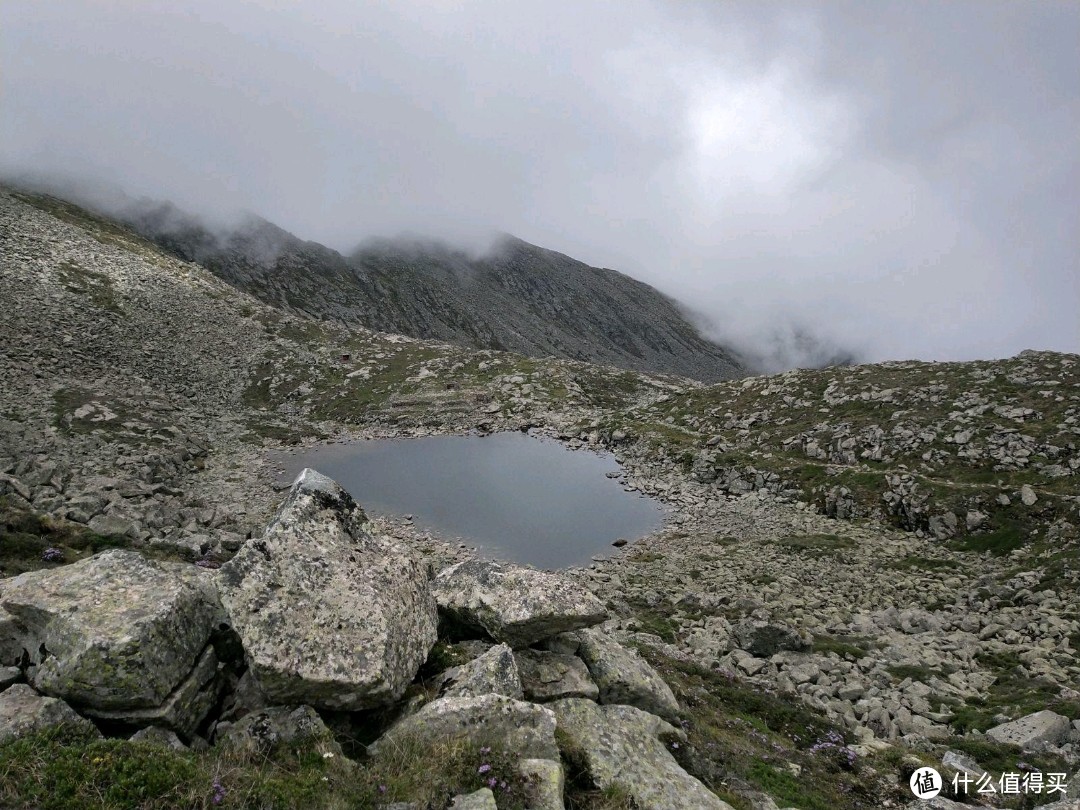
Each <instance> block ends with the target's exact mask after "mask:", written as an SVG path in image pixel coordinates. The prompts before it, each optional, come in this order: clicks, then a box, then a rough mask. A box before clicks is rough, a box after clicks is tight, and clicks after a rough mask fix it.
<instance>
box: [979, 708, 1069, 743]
mask: <svg viewBox="0 0 1080 810" xmlns="http://www.w3.org/2000/svg"><path fill="white" fill-rule="evenodd" d="M1068 734H1069V718H1067V717H1065V716H1064V715H1060V714H1057V713H1056V712H1052V711H1050V710H1049V709H1044V710H1043V711H1041V712H1035V713H1034V714H1029V715H1027V716H1025V717H1021V718H1020V719H1019V720H1013V721H1012V722H1010V723H1002V724H1001V725H1000V726H994V727H993V728H992V729H989V730H988V731H987V732H986V736H987V737H989V738H990V739H992V740H994V741H995V742H999V743H1006V744H1008V745H1018V746H1020V747H1021V748H1022V749H1024V750H1025V751H1031V750H1034V749H1035V748H1036V747H1037V746H1039V745H1041V744H1042V743H1050V744H1051V745H1058V744H1060V743H1062V742H1064V741H1065V739H1066V737H1067V736H1068Z"/></svg>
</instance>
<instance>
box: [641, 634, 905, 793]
mask: <svg viewBox="0 0 1080 810" xmlns="http://www.w3.org/2000/svg"><path fill="white" fill-rule="evenodd" d="M640 652H641V654H642V655H643V656H644V657H645V658H646V659H647V660H648V661H649V663H650V664H652V665H653V666H654V667H655V668H656V669H657V671H658V672H659V673H660V675H661V676H662V677H663V678H664V680H665V681H667V683H668V684H669V685H670V686H671V688H672V691H673V692H674V693H675V696H676V697H677V698H678V699H679V702H680V704H681V705H682V706H683V707H684V708H685V710H686V714H687V717H688V718H689V721H688V723H687V726H686V731H687V735H688V738H689V739H688V744H687V745H685V746H680V748H678V749H675V750H673V752H672V753H673V754H674V755H675V756H676V758H677V759H678V760H679V762H680V764H682V766H683V767H684V768H686V769H687V771H688V772H689V773H691V774H692V775H694V776H695V777H697V778H698V779H700V780H701V781H702V782H704V783H705V785H707V786H708V787H709V788H710V789H711V790H713V791H715V792H716V793H717V795H718V796H720V797H721V798H723V799H724V800H725V801H728V802H729V803H731V804H732V805H734V806H736V807H749V806H750V805H749V803H748V802H747V801H746V800H744V799H743V798H742V797H741V794H743V793H750V792H755V791H757V792H764V793H766V794H768V795H770V796H771V797H772V798H773V799H774V800H776V801H777V803H778V804H779V805H781V806H787V805H794V806H796V807H800V808H804V809H809V810H849V809H850V810H856V808H863V807H867V806H870V805H871V804H877V803H878V801H879V800H880V798H881V793H880V792H879V786H878V785H876V784H874V783H873V780H868V779H865V778H863V777H862V775H861V773H860V765H859V763H858V762H854V763H849V761H848V759H847V757H846V755H842V754H841V751H842V750H843V748H844V744H843V742H842V741H843V732H842V731H841V730H840V729H838V728H836V727H835V726H834V725H833V724H832V723H830V722H829V721H828V720H827V719H826V718H825V717H824V716H823V715H822V714H820V713H818V712H816V711H815V710H814V709H812V708H811V707H809V706H807V705H806V704H804V703H802V702H801V701H797V700H791V699H790V698H787V697H785V696H783V695H779V694H773V693H769V692H765V691H760V690H759V689H757V688H755V687H753V686H751V685H750V684H747V683H744V682H742V681H741V680H740V679H739V678H737V677H734V676H730V675H727V674H725V673H722V672H718V671H713V670H709V669H706V668H704V667H701V666H698V665H696V664H693V663H685V662H681V661H676V660H673V659H669V658H667V657H665V656H663V655H662V654H660V653H658V652H657V651H656V650H654V649H651V648H649V647H644V646H643V647H641V648H640ZM823 740H840V741H841V742H840V743H839V744H838V745H836V746H822V747H819V749H818V750H813V749H814V746H815V745H816V744H817V743H819V742H820V741H823ZM838 755H839V756H838ZM789 762H790V763H795V764H797V765H799V766H800V767H801V768H802V772H801V774H800V776H798V777H795V776H794V775H793V774H792V772H791V771H790V770H788V769H787V767H786V763H789ZM905 789H906V785H905Z"/></svg>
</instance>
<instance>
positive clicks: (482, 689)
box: [439, 644, 522, 700]
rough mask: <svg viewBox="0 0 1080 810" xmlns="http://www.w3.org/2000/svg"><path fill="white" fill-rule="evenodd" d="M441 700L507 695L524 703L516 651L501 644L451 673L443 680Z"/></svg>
mask: <svg viewBox="0 0 1080 810" xmlns="http://www.w3.org/2000/svg"><path fill="white" fill-rule="evenodd" d="M440 682H441V683H440V690H439V695H440V697H479V696H480V695H505V696H506V697H511V698H514V699H516V700H521V698H522V690H521V678H520V677H519V675H518V666H517V662H516V661H515V660H514V653H513V651H512V650H511V649H510V648H509V647H508V646H507V645H505V644H498V645H496V646H494V647H492V648H491V649H489V650H488V651H487V652H485V653H484V654H483V655H481V656H479V657H478V658H474V659H473V660H472V661H469V662H468V663H467V664H462V665H461V666H459V667H453V668H451V669H448V670H447V671H446V672H444V673H443V674H442V677H441V678H440Z"/></svg>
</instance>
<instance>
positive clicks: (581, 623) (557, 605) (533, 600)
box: [433, 560, 607, 649]
mask: <svg viewBox="0 0 1080 810" xmlns="http://www.w3.org/2000/svg"><path fill="white" fill-rule="evenodd" d="M433 588H434V592H435V599H436V601H437V602H438V605H439V611H440V612H441V613H442V614H443V616H444V617H445V618H446V619H447V620H448V621H449V622H450V623H451V624H452V625H454V626H456V627H458V628H462V629H465V630H466V631H471V632H480V633H485V634H487V635H488V636H490V637H491V638H493V639H495V640H496V641H502V642H505V643H506V644H509V645H510V646H511V647H513V648H514V649H520V648H522V647H528V646H529V645H530V644H534V643H536V642H537V641H541V640H542V639H545V638H548V637H550V636H554V635H556V634H558V633H563V632H566V631H568V630H577V629H579V628H582V627H589V626H591V625H594V624H599V623H600V622H602V621H604V619H606V618H607V611H606V610H605V609H604V606H603V605H602V604H601V603H600V600H599V599H597V598H596V597H595V596H593V595H592V594H591V593H589V592H588V591H587V590H585V589H584V588H581V587H580V586H578V585H575V584H573V583H572V582H569V581H568V580H566V579H564V578H563V577H560V576H558V575H557V574H551V573H548V572H547V571H536V570H533V569H531V568H523V567H521V566H517V565H510V564H507V563H498V562H493V561H490V560H466V561H465V562H461V563H458V564H457V565H452V566H450V567H449V568H446V569H444V570H443V571H441V572H440V573H439V575H438V576H437V577H435V582H434V583H433Z"/></svg>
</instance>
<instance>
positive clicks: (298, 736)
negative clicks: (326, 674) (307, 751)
mask: <svg viewBox="0 0 1080 810" xmlns="http://www.w3.org/2000/svg"><path fill="white" fill-rule="evenodd" d="M217 738H218V740H217V741H218V742H219V743H222V744H224V745H228V746H230V747H232V748H235V749H238V750H241V751H245V752H247V753H249V754H258V755H266V754H268V753H270V752H271V751H272V750H273V749H274V748H275V747H277V746H278V745H289V744H291V743H294V742H297V741H300V740H303V741H306V742H309V743H311V744H313V745H315V746H316V747H317V748H318V749H319V751H321V752H322V753H324V754H333V755H334V756H338V755H340V754H341V746H340V745H338V743H337V742H336V741H335V740H334V737H333V734H331V732H330V729H328V728H327V727H326V724H325V723H323V721H322V718H321V717H319V715H318V714H317V713H316V712H315V710H314V709H313V708H311V707H310V706H271V707H269V708H267V709H260V710H259V711H257V712H252V713H251V714H248V715H245V716H244V718H243V719H242V720H238V721H237V722H236V723H229V724H224V723H223V724H221V725H220V726H219V731H218V735H217Z"/></svg>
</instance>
